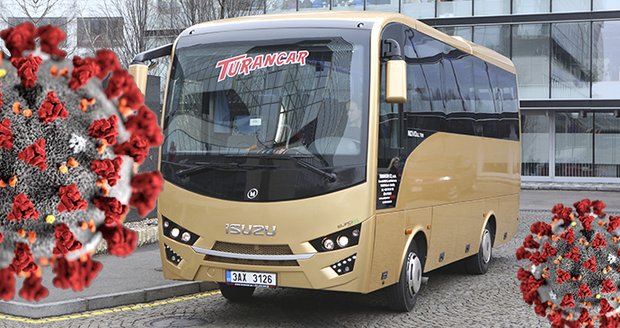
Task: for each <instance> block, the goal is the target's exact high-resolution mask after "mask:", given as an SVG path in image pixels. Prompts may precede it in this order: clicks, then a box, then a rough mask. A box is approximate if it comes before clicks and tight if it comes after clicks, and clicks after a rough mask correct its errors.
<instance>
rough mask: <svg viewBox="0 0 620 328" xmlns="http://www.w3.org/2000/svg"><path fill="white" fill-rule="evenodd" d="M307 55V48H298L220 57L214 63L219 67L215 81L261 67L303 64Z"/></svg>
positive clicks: (247, 72) (244, 73)
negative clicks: (218, 73)
mask: <svg viewBox="0 0 620 328" xmlns="http://www.w3.org/2000/svg"><path fill="white" fill-rule="evenodd" d="M309 55H310V52H309V51H308V50H299V51H289V52H286V51H281V52H274V53H271V54H265V55H257V56H255V57H248V54H243V55H239V56H235V57H230V58H226V59H222V60H220V61H218V62H217V64H215V67H216V68H219V69H220V75H219V76H218V78H217V81H218V82H221V81H224V79H226V78H227V77H235V76H237V75H239V74H241V75H248V74H250V72H252V71H255V70H257V69H261V68H267V67H273V66H278V67H279V66H284V65H291V64H299V65H301V66H304V65H306V58H308V56H309Z"/></svg>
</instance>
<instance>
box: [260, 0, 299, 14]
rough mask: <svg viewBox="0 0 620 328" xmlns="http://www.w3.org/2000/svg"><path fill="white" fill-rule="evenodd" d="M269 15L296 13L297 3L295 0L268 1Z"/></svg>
mask: <svg viewBox="0 0 620 328" xmlns="http://www.w3.org/2000/svg"><path fill="white" fill-rule="evenodd" d="M266 6H267V9H266V11H267V13H268V14H271V13H277V12H281V11H296V10H297V1H295V0H268V1H267V3H266Z"/></svg>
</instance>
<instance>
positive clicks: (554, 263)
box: [517, 199, 620, 327]
mask: <svg viewBox="0 0 620 328" xmlns="http://www.w3.org/2000/svg"><path fill="white" fill-rule="evenodd" d="M574 207H575V212H573V209H572V208H570V207H564V206H563V205H562V204H557V205H555V206H554V207H553V210H552V213H553V218H552V220H551V222H549V223H545V222H536V223H534V224H532V226H531V228H530V230H531V232H532V234H531V235H528V236H527V237H526V238H525V240H524V242H523V245H522V246H521V247H520V248H519V249H518V250H517V259H518V260H529V262H528V264H527V265H526V266H525V267H524V268H520V269H519V272H518V274H517V277H518V279H519V280H520V281H521V292H522V293H523V299H524V300H525V302H527V304H530V305H534V310H535V312H536V313H537V314H538V315H541V316H546V317H547V319H549V321H550V322H551V324H552V326H553V327H565V326H566V327H594V325H595V324H596V323H598V324H599V326H600V327H618V326H620V316H619V313H620V293H619V290H618V289H619V288H620V286H619V283H620V251H619V250H618V245H619V244H618V242H619V241H620V229H619V227H620V217H619V216H613V215H612V216H607V214H605V213H604V212H603V210H604V209H605V203H604V202H602V201H599V200H597V201H590V200H589V199H584V200H582V201H580V202H577V203H575V204H574Z"/></svg>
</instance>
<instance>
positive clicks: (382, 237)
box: [369, 211, 411, 291]
mask: <svg viewBox="0 0 620 328" xmlns="http://www.w3.org/2000/svg"><path fill="white" fill-rule="evenodd" d="M375 222H376V223H375V243H374V251H373V255H372V267H371V269H370V277H369V291H372V290H376V289H379V288H382V287H385V286H389V285H392V284H394V283H396V282H398V277H399V274H400V267H401V265H400V263H399V262H400V258H401V255H402V254H403V249H405V245H406V244H407V240H408V237H411V236H408V235H405V214H404V212H402V211H398V212H392V213H386V214H377V216H376V220H375ZM382 278H385V279H382Z"/></svg>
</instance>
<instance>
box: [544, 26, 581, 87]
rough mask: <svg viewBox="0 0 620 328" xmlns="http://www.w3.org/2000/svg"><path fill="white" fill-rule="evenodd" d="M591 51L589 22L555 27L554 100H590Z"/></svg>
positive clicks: (553, 59)
mask: <svg viewBox="0 0 620 328" xmlns="http://www.w3.org/2000/svg"><path fill="white" fill-rule="evenodd" d="M590 51H591V48H590V23H589V22H584V23H561V24H553V25H552V28H551V97H552V98H561V99H571V98H573V99H574V98H590Z"/></svg>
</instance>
